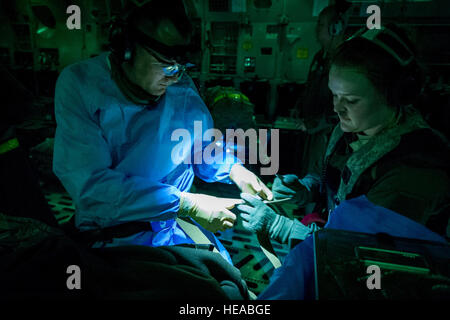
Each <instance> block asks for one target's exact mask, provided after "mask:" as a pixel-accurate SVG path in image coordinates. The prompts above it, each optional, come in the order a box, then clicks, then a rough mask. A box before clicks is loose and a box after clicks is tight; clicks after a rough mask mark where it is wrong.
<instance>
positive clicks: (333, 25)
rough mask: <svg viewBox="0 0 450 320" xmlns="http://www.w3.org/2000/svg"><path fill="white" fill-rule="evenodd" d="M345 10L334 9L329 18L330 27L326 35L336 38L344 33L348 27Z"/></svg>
mask: <svg viewBox="0 0 450 320" xmlns="http://www.w3.org/2000/svg"><path fill="white" fill-rule="evenodd" d="M347 10H348V8H347ZM347 10H345V9H344V10H343V9H342V8H339V7H336V12H335V13H334V15H333V17H332V18H331V21H330V25H329V27H328V33H329V35H330V36H331V37H336V36H338V35H340V34H342V33H344V32H345V29H346V28H347V25H348V16H347V14H346V12H347Z"/></svg>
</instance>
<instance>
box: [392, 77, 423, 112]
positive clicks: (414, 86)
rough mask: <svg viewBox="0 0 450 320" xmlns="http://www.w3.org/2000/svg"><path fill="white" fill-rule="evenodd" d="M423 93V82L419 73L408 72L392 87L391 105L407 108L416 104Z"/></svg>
mask: <svg viewBox="0 0 450 320" xmlns="http://www.w3.org/2000/svg"><path fill="white" fill-rule="evenodd" d="M421 91H422V81H421V77H420V74H419V73H418V72H411V71H407V72H405V74H403V75H402V76H400V77H399V80H397V82H396V83H394V85H393V86H392V89H391V93H390V95H389V96H390V98H389V100H390V103H391V104H392V105H394V106H405V105H409V104H413V103H414V102H416V100H417V98H418V97H419V95H420V94H421Z"/></svg>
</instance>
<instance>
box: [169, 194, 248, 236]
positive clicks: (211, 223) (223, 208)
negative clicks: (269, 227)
mask: <svg viewBox="0 0 450 320" xmlns="http://www.w3.org/2000/svg"><path fill="white" fill-rule="evenodd" d="M242 202H243V201H242V200H241V199H230V198H218V197H214V196H209V195H206V194H201V193H190V192H181V196H180V209H179V211H178V212H179V215H180V216H181V217H185V216H190V217H192V218H193V219H194V220H195V221H197V222H198V224H200V225H201V226H202V227H203V228H205V229H206V230H209V231H211V232H217V231H224V230H226V229H228V228H232V227H233V225H234V222H235V221H236V215H235V214H234V213H233V212H231V211H230V210H228V209H232V208H233V207H234V206H235V205H236V204H239V203H242Z"/></svg>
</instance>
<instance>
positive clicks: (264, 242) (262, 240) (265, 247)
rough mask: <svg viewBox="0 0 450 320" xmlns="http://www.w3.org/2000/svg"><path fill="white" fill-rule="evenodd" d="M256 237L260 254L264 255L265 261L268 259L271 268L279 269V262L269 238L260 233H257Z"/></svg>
mask: <svg viewBox="0 0 450 320" xmlns="http://www.w3.org/2000/svg"><path fill="white" fill-rule="evenodd" d="M256 235H257V237H258V242H259V246H260V247H261V250H262V252H263V253H264V254H265V255H266V257H267V259H269V261H270V263H271V264H272V265H273V267H274V268H275V269H278V268H279V267H281V260H280V259H279V258H278V257H277V254H276V253H275V250H273V247H272V243H271V242H270V238H269V237H268V236H267V235H265V234H262V233H257V234H256Z"/></svg>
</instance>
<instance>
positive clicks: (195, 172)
mask: <svg viewBox="0 0 450 320" xmlns="http://www.w3.org/2000/svg"><path fill="white" fill-rule="evenodd" d="M185 12H186V11H185V9H184V6H183V4H182V1H180V0H165V1H159V0H156V1H152V2H151V3H150V4H148V5H144V6H143V7H141V8H139V10H134V11H131V13H130V14H129V15H128V16H127V17H125V18H123V19H122V22H121V23H122V24H121V25H120V27H118V26H117V24H116V25H115V26H113V31H112V33H111V48H112V50H111V52H107V53H103V54H100V55H99V56H96V57H94V58H91V59H88V60H85V61H81V62H78V63H75V64H72V65H70V66H68V67H66V68H65V69H64V70H63V71H62V72H61V74H60V76H59V78H58V80H57V84H56V92H55V114H56V121H57V128H56V136H55V146H54V159H53V169H54V172H55V174H56V175H57V177H58V178H59V179H60V181H61V182H62V184H63V185H64V187H65V188H66V190H67V191H68V193H69V194H70V196H71V197H72V199H73V201H74V204H75V207H76V214H75V224H76V227H77V228H78V229H80V230H97V229H102V228H106V227H111V226H118V225H121V224H124V223H128V222H136V221H138V222H148V223H149V224H151V230H145V231H142V232H137V233H135V234H132V235H129V236H126V237H121V238H114V239H112V241H108V242H105V241H104V242H102V241H100V242H97V243H96V244H95V246H97V247H98V246H119V245H129V244H138V245H148V246H163V245H175V244H182V243H192V242H193V240H192V239H191V238H190V237H189V236H188V235H187V234H186V233H185V232H184V231H183V229H181V228H180V226H179V225H178V224H177V223H176V221H175V219H176V218H177V217H180V216H181V217H191V218H192V219H193V220H194V221H195V223H197V224H198V226H199V227H200V229H201V230H202V231H203V232H204V234H205V235H206V236H207V237H208V238H209V240H210V241H211V242H212V243H214V244H215V245H216V247H217V248H218V249H219V251H220V252H221V253H222V255H223V256H224V257H225V258H226V259H228V261H230V259H229V255H228V253H227V252H226V250H225V249H224V248H223V246H222V245H221V244H220V242H219V241H218V240H217V239H216V238H215V236H214V234H213V233H214V232H217V231H223V230H226V229H228V228H231V227H233V224H234V222H235V220H236V216H235V215H234V214H233V213H232V212H231V211H230V209H231V208H233V206H234V205H235V204H237V203H240V202H241V200H240V199H223V198H217V197H213V196H209V195H205V194H195V193H190V192H189V190H190V188H191V186H192V183H193V180H194V176H197V177H199V178H201V179H203V180H204V181H207V182H217V181H218V182H223V183H229V184H231V183H235V184H236V185H237V186H238V187H239V188H240V189H241V190H244V191H246V192H250V193H253V194H259V195H260V196H261V197H263V198H267V199H271V198H272V194H271V192H270V190H269V189H268V188H267V187H266V186H265V185H264V184H263V183H262V182H261V180H260V179H259V178H258V177H257V176H256V175H255V174H253V173H252V172H251V171H249V170H247V169H246V168H244V166H243V165H242V164H241V163H240V161H239V160H238V159H236V158H234V157H233V156H227V157H223V161H222V162H221V161H215V162H214V161H213V162H212V163H209V162H211V161H207V160H208V159H205V158H203V157H202V156H203V155H205V153H204V150H205V147H206V146H207V145H208V143H210V141H206V142H205V141H203V137H202V133H205V131H206V130H207V129H209V128H212V127H213V121H212V118H211V115H210V113H209V111H208V109H207V107H206V106H205V104H204V102H203V101H202V99H201V98H200V96H199V93H198V91H197V89H196V87H195V86H194V85H193V82H192V80H191V79H190V78H189V76H187V74H186V73H184V72H183V71H184V70H185V67H184V65H182V64H180V63H179V61H180V60H181V54H182V53H183V52H184V51H185V50H186V48H187V46H188V45H189V42H190V35H191V30H192V28H191V26H190V23H189V19H188V17H187V15H186V13H185ZM124 24H125V25H126V27H124V26H123V25H124ZM177 129H178V130H182V132H184V133H189V135H188V136H187V137H186V135H184V136H182V137H180V136H179V135H178V136H177V135H174V133H176V132H177V131H176V130H177ZM199 129H201V130H199ZM174 137H175V138H174ZM198 146H200V147H198ZM223 154H226V153H225V152H224V153H223ZM209 160H211V159H209ZM208 163H209V164H208Z"/></svg>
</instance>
